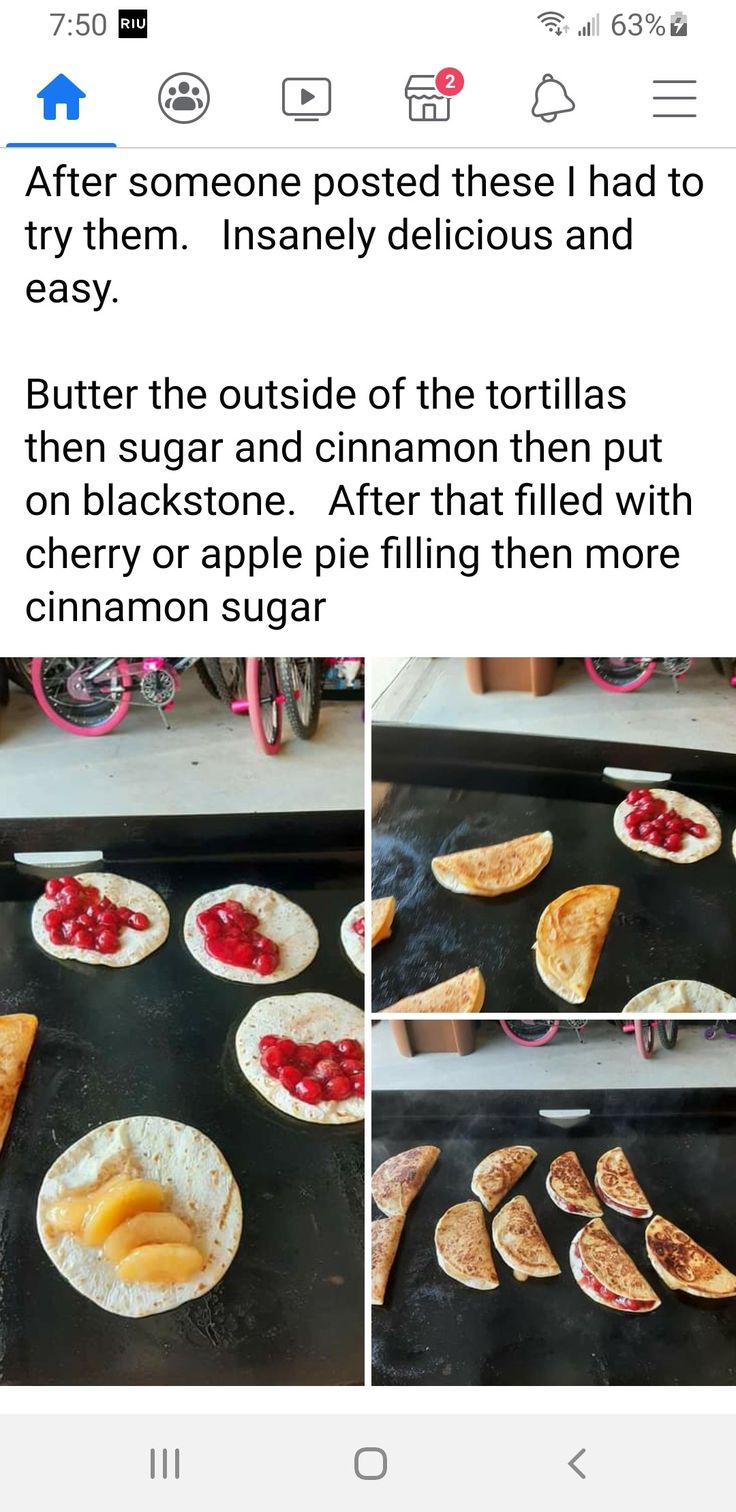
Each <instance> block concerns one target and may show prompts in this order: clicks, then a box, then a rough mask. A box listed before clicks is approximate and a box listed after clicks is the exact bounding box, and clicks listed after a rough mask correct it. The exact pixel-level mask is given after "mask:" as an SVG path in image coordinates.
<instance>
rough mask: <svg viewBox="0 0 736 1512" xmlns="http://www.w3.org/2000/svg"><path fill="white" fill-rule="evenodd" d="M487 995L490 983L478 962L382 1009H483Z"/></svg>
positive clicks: (455, 1011) (409, 1011) (453, 1011)
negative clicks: (477, 964) (484, 977)
mask: <svg viewBox="0 0 736 1512" xmlns="http://www.w3.org/2000/svg"><path fill="white" fill-rule="evenodd" d="M485 996H486V984H485V981H484V979H483V973H482V972H481V970H480V967H478V966H471V968H470V970H469V971H463V972H462V974H461V975H460V976H456V977H448V978H447V981H445V982H438V983H437V985H436V986H435V987H426V988H425V990H424V992H415V993H414V994H413V995H412V997H405V998H399V1001H398V1003H391V1004H390V1005H389V1007H388V1008H382V1009H379V1010H377V1011H378V1012H380V1013H401V1014H405V1015H407V1016H408V1015H410V1014H413V1013H447V1014H459V1013H480V1010H481V1008H482V1007H483V1003H484V1002H485Z"/></svg>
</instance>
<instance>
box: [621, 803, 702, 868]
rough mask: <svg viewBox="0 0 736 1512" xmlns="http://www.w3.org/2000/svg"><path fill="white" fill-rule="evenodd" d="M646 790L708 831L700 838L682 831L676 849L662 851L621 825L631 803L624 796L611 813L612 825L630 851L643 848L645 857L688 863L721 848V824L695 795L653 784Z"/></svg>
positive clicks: (685, 864)
mask: <svg viewBox="0 0 736 1512" xmlns="http://www.w3.org/2000/svg"><path fill="white" fill-rule="evenodd" d="M649 791H650V793H651V795H652V797H653V798H663V799H664V801H665V803H666V804H667V805H668V807H669V808H672V809H674V810H675V812H676V813H677V814H682V816H683V818H684V819H692V820H693V823H695V824H704V825H706V827H707V830H708V833H707V835H706V836H705V837H704V839H702V840H697V839H696V838H695V836H694V835H688V834H683V836H682V846H681V849H680V850H679V851H666V850H662V847H661V846H659V845H650V844H649V841H648V840H634V839H633V838H632V836H631V835H630V834H629V832H628V830H627V828H626V825H625V824H624V819H625V818H626V815H627V814H630V813H631V805H630V804H628V803H627V802H626V800H625V799H624V802H623V803H620V804H619V806H618V808H617V809H616V810H615V812H614V815H613V828H614V830H615V831H616V834H617V836H618V838H619V840H620V841H621V843H622V845H626V846H628V848H629V850H633V851H643V852H644V855H645V856H656V858H657V860H659V861H674V862H675V863H676V865H678V866H687V865H688V864H689V863H690V862H691V861H702V860H703V858H704V857H705V856H712V855H713V852H714V851H717V850H719V849H720V844H721V826H720V824H719V823H718V820H717V819H716V816H715V814H713V813H711V810H710V809H709V808H706V807H705V805H704V804H702V803H696V802H695V799H694V798H686V797H685V795H684V793H674V792H673V791H672V789H671V788H655V787H653V788H650V789H649Z"/></svg>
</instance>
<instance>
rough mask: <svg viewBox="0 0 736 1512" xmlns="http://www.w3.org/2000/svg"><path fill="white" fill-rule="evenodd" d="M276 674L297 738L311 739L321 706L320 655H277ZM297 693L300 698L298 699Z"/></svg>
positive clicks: (288, 717) (287, 713) (290, 722)
mask: <svg viewBox="0 0 736 1512" xmlns="http://www.w3.org/2000/svg"><path fill="white" fill-rule="evenodd" d="M276 674H277V677H278V681H279V687H280V688H281V692H282V693H283V695H284V708H285V709H286V718H287V719H288V721H289V724H290V725H291V728H292V730H293V731H294V734H295V735H296V737H297V739H298V740H311V739H312V736H313V735H314V732H315V730H316V728H317V725H318V724H319V715H320V709H321V706H322V662H321V660H320V659H319V657H301V658H300V657H289V656H277V657H276ZM297 693H298V694H299V697H298V698H297V696H296V695H297Z"/></svg>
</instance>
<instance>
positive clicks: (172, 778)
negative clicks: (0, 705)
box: [0, 671, 365, 819]
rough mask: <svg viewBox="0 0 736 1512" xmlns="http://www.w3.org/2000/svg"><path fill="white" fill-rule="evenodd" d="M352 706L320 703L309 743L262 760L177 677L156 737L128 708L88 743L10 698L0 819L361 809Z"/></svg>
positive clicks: (145, 712)
mask: <svg viewBox="0 0 736 1512" xmlns="http://www.w3.org/2000/svg"><path fill="white" fill-rule="evenodd" d="M361 714H362V705H361V704H360V703H346V704H342V705H340V704H337V703H333V702H327V703H324V704H323V706H322V714H321V718H320V723H319V728H318V730H317V734H316V735H315V736H314V738H313V739H312V740H309V741H301V740H296V739H294V738H293V737H292V736H291V735H290V734H289V733H287V734H286V735H285V738H284V744H283V746H282V748H281V751H280V752H279V755H278V756H275V757H267V756H264V755H263V754H262V753H261V751H260V750H259V749H258V747H257V746H256V743H255V740H254V739H253V735H252V733H251V731H250V729H249V728H248V719H247V716H242V715H241V716H236V715H234V714H231V713H230V712H229V710H228V709H226V708H225V706H224V704H219V703H217V702H216V701H215V700H214V699H213V698H211V697H210V696H209V694H208V693H206V692H205V690H204V688H203V687H202V685H201V683H200V682H199V679H198V677H197V675H196V673H195V672H193V671H192V672H187V673H185V675H184V677H183V679H182V687H181V692H180V694H179V696H178V697H177V700H176V704H175V706H174V708H173V710H172V711H171V714H170V716H169V719H170V723H171V729H170V730H166V729H164V726H163V724H162V723H161V720H160V718H159V715H158V713H157V711H156V710H155V709H152V708H133V709H131V710H130V712H129V714H128V716H127V717H126V719H125V720H124V721H123V723H122V725H121V726H120V728H119V730H116V731H114V732H113V733H112V734H111V735H105V736H100V737H99V739H83V738H82V737H80V736H76V735H68V734H66V733H65V732H64V731H63V730H57V729H56V727H55V726H54V725H53V724H52V723H51V721H50V720H48V719H47V718H46V717H45V715H44V714H43V713H42V712H41V710H40V709H39V708H38V706H37V705H36V704H35V703H34V701H33V699H32V697H30V695H29V694H27V693H23V692H21V691H20V690H19V689H16V688H14V687H13V688H12V689H11V694H10V703H9V704H8V706H7V708H4V709H0V810H1V811H2V817H3V818H4V819H16V818H49V817H57V818H67V817H70V816H74V815H77V814H94V815H105V814H207V813H210V814H215V813H220V814H223V813H224V814H227V813H259V812H261V813H263V812H265V813H273V812H276V811H277V810H285V809H290V810H293V811H299V810H312V809H346V808H362V807H363V799H364V778H363V745H364V729H365V727H364V724H363V721H362V718H361Z"/></svg>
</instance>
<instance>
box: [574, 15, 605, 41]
mask: <svg viewBox="0 0 736 1512" xmlns="http://www.w3.org/2000/svg"><path fill="white" fill-rule="evenodd" d="M600 34H601V18H600V13H597V14H596V15H595V16H591V18H590V20H589V21H586V23H585V26H581V28H580V31H579V32H578V36H579V37H599V36H600Z"/></svg>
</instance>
